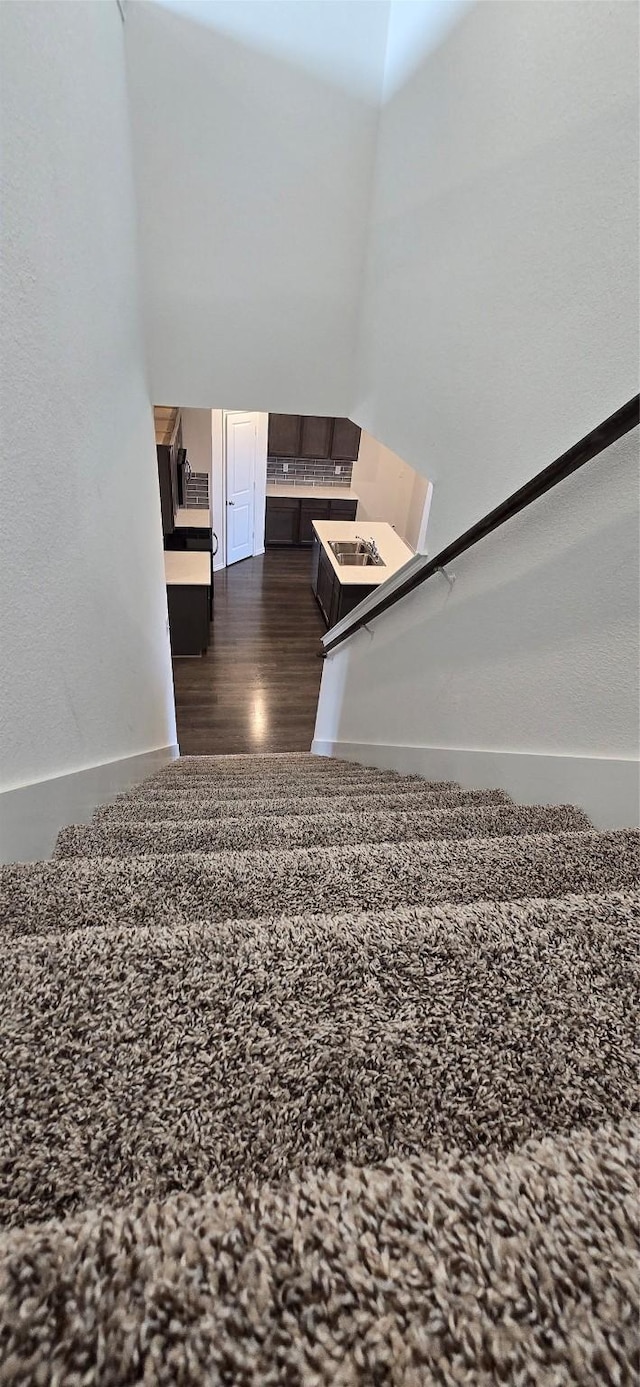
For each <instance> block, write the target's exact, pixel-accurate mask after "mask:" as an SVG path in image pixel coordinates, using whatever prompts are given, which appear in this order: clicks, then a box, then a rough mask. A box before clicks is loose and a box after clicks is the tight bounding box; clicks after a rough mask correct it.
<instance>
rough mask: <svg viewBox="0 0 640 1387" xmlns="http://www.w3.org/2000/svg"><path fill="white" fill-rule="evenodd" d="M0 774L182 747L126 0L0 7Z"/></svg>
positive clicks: (37, 775) (48, 772) (76, 766)
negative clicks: (145, 334) (150, 373)
mask: <svg viewBox="0 0 640 1387" xmlns="http://www.w3.org/2000/svg"><path fill="white" fill-rule="evenodd" d="M0 53H1V62H2V67H1V70H0V91H1V96H2V113H1V129H2V139H3V146H4V147H3V156H2V180H3V181H2V195H1V201H2V213H3V221H4V227H3V243H2V257H3V259H2V312H1V314H0V352H1V356H0V379H1V388H2V478H1V483H0V485H1V490H2V507H1V508H0V565H1V590H2V610H1V614H0V650H1V651H2V658H1V661H0V766H1V771H0V776H1V781H0V784H1V787H2V789H10V788H12V787H14V786H20V785H25V784H27V783H29V782H31V781H36V780H40V779H43V778H46V777H49V776H57V775H62V774H64V773H67V772H71V771H77V770H80V769H83V768H86V767H90V766H95V765H97V764H99V763H103V762H110V761H114V760H117V759H118V758H121V757H129V756H133V755H137V754H139V753H142V752H146V751H149V750H152V749H155V748H158V747H163V746H166V745H168V744H171V743H174V742H175V725H174V718H173V690H172V680H171V662H170V652H169V642H168V634H167V626H166V597H165V588H164V581H163V568H162V535H161V526H160V504H159V494H158V479H157V468H156V459H155V446H154V432H153V420H152V414H151V407H150V404H149V399H148V392H147V388H146V383H145V375H144V369H143V354H142V348H141V336H140V331H139V323H138V314H137V307H136V305H137V282H136V264H135V236H134V232H135V227H134V199H133V184H132V168H131V160H130V149H129V134H128V128H127V107H126V92H125V71H124V53H123V29H122V22H121V19H120V16H119V12H118V8H117V6H116V4H115V3H113V4H112V3H108V4H107V3H105V4H97V5H88V4H85V5H70V4H60V3H57V2H56V0H49V3H48V4H46V5H42V4H39V3H29V2H28V0H26V2H25V3H21V4H8V5H2V6H0Z"/></svg>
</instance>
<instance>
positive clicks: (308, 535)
mask: <svg viewBox="0 0 640 1387" xmlns="http://www.w3.org/2000/svg"><path fill="white" fill-rule="evenodd" d="M354 514H355V502H354ZM330 518H331V501H307V500H306V499H305V500H304V501H301V502H300V529H299V532H298V544H309V545H311V544H313V522H314V520H329V519H330Z"/></svg>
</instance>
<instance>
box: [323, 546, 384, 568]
mask: <svg viewBox="0 0 640 1387" xmlns="http://www.w3.org/2000/svg"><path fill="white" fill-rule="evenodd" d="M329 548H330V549H331V550H332V552H333V553H334V554H335V557H336V559H337V561H338V563H339V564H344V565H348V566H349V567H354V568H380V567H381V566H382V559H381V558H380V556H379V555H377V554H371V553H370V552H369V548H368V546H367V545H366V544H364V543H363V541H362V540H361V539H330V540H329Z"/></svg>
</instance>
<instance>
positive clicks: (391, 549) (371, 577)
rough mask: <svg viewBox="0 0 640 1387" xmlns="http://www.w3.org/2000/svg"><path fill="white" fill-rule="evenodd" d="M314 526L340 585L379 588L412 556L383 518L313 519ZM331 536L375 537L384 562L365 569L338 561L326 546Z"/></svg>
mask: <svg viewBox="0 0 640 1387" xmlns="http://www.w3.org/2000/svg"><path fill="white" fill-rule="evenodd" d="M313 528H314V530H315V532H316V534H317V536H318V539H319V541H320V544H321V545H322V548H323V551H324V553H325V554H326V557H327V559H328V560H329V563H330V564H331V567H332V569H333V571H334V574H335V576H336V578H337V579H338V582H339V583H340V584H341V586H342V587H363V586H366V587H372V588H374V587H379V586H380V584H381V583H384V582H385V580H386V579H387V578H390V577H391V574H392V573H397V571H398V569H399V568H402V565H403V564H405V563H407V561H408V559H412V558H413V549H410V548H409V545H408V544H405V542H404V540H403V539H400V536H399V535H397V534H396V532H395V530H394V529H393V526H392V525H389V524H388V523H387V521H386V520H314V521H313ZM330 539H343V540H344V539H374V540H375V542H376V545H377V547H378V553H379V555H380V558H381V559H382V561H383V562H382V564H380V565H377V564H371V565H370V566H369V565H367V566H366V567H365V568H360V567H359V566H358V565H356V564H354V565H353V567H352V566H351V565H349V564H341V563H338V561H337V559H336V557H335V554H334V553H333V550H332V549H330V548H329V540H330Z"/></svg>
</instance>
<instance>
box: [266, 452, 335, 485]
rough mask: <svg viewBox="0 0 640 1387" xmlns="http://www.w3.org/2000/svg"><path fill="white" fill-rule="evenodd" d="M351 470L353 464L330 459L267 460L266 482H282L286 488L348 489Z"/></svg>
mask: <svg viewBox="0 0 640 1387" xmlns="http://www.w3.org/2000/svg"><path fill="white" fill-rule="evenodd" d="M285 467H286V469H287V470H286V472H285ZM336 467H340V472H339V473H337V476H336ZM351 470H353V462H332V460H330V458H267V481H282V483H285V484H286V485H287V487H303V485H307V487H310V485H311V487H350V485H351Z"/></svg>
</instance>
